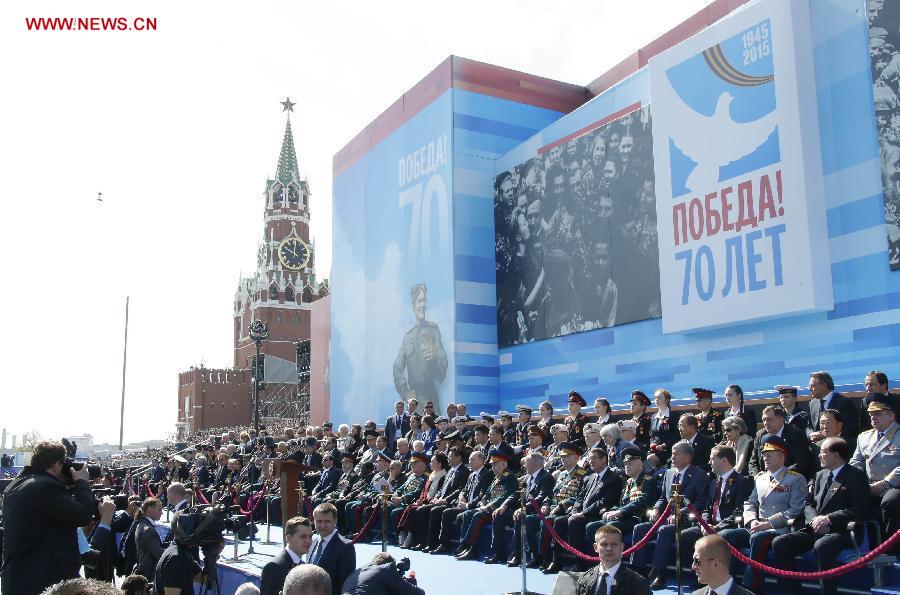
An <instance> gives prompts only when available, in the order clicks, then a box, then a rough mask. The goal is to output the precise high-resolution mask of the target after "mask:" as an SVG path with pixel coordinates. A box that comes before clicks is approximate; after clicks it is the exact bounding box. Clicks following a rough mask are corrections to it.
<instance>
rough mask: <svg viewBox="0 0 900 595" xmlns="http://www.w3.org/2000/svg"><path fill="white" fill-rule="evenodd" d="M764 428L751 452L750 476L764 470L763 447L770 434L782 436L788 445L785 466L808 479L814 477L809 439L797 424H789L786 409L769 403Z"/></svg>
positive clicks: (757, 434)
mask: <svg viewBox="0 0 900 595" xmlns="http://www.w3.org/2000/svg"><path fill="white" fill-rule="evenodd" d="M762 421H763V428H762V429H761V430H760V431H758V432H757V433H756V437H755V438H754V440H753V450H752V452H751V453H750V463H749V464H748V466H747V470H748V472H749V474H750V477H755V476H756V475H757V474H759V472H760V471H762V470H763V462H762V449H763V446H764V445H765V442H766V438H767V437H768V436H772V435H774V436H780V437H781V438H782V439H784V441H785V443H786V444H787V447H788V452H789V454H788V457H787V461H786V462H785V466H786V467H787V468H788V469H789V470H791V471H796V472H797V473H799V474H800V475H803V476H804V477H806V478H807V479H809V478H810V477H812V469H813V461H812V456H811V455H810V451H809V440H808V439H807V438H806V435H805V434H804V433H803V432H802V431H801V430H799V429H798V428H797V427H796V426H793V425H787V423H786V422H787V418H786V416H785V412H784V409H782V408H781V407H780V406H778V405H769V406H768V407H766V408H765V409H763V413H762Z"/></svg>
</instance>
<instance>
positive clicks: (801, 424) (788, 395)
mask: <svg viewBox="0 0 900 595" xmlns="http://www.w3.org/2000/svg"><path fill="white" fill-rule="evenodd" d="M775 390H776V391H778V401H779V402H780V403H781V408H782V409H784V413H785V416H784V423H786V424H791V425H793V426H795V427H797V428H799V429H800V430H802V431H803V433H804V434H806V435H807V436H809V435H810V434H812V421H811V420H810V418H809V411H808V410H807V409H806V406H805V405H802V404H800V403H798V402H797V387H796V386H788V385H786V384H779V385H778V386H776V387H775Z"/></svg>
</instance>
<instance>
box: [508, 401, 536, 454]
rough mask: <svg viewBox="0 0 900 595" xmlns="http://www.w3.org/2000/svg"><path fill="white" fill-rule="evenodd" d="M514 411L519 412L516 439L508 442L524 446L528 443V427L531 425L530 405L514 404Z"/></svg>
mask: <svg viewBox="0 0 900 595" xmlns="http://www.w3.org/2000/svg"><path fill="white" fill-rule="evenodd" d="M516 411H518V412H519V422H518V423H517V424H516V438H517V439H516V441H515V442H514V443H513V442H510V444H512V445H513V446H516V445H519V446H525V445H526V444H528V429H529V428H531V426H532V425H533V424H532V423H531V413H532V409H531V407H529V406H527V405H516Z"/></svg>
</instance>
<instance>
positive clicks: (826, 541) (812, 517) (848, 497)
mask: <svg viewBox="0 0 900 595" xmlns="http://www.w3.org/2000/svg"><path fill="white" fill-rule="evenodd" d="M851 452H852V451H851V450H850V445H849V444H847V441H846V440H844V439H843V438H829V439H827V440H825V442H824V443H822V448H821V450H820V451H819V462H820V463H821V464H822V470H821V471H819V472H818V473H817V474H816V478H815V480H814V481H813V492H812V494H810V495H809V496H808V497H807V499H806V510H805V511H804V515H805V516H806V526H805V527H803V529H801V530H800V531H794V532H793V533H785V534H784V535H779V536H778V537H776V538H775V541H773V542H772V549H773V551H774V553H775V560H776V561H777V564H778V565H779V566H782V567H784V568H787V569H789V570H793V566H794V557H795V556H797V555H799V554H802V553H804V552H808V551H809V550H814V551H815V554H816V558H817V560H816V561H817V562H818V564H819V570H828V569H830V568H832V567H833V566H834V559H835V557H837V555H838V553H839V552H840V551H841V550H843V549H846V548H849V547H852V541H851V539H850V532H849V531H848V530H847V524H848V523H849V522H850V521H852V520H856V519H864V518H866V515H867V513H868V510H869V502H870V499H871V497H870V495H869V481H868V478H867V477H866V473H865V471H861V470H860V469H857V468H856V467H854V466H853V465H849V464H848V461H849V460H850V453H851ZM778 580H779V587H780V590H782V591H784V592H790V593H803V592H804V591H803V586H802V584H801V583H800V582H799V581H795V580H784V579H782V578H780V577H779V579H778ZM822 585H823V587H824V592H825V595H833V594H835V593H837V584H836V581H823V583H822Z"/></svg>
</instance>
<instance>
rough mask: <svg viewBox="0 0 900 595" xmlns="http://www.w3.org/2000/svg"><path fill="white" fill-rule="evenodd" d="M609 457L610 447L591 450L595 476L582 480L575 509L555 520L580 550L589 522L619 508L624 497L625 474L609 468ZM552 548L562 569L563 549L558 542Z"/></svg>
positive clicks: (556, 564) (564, 537)
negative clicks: (608, 449) (607, 451)
mask: <svg viewBox="0 0 900 595" xmlns="http://www.w3.org/2000/svg"><path fill="white" fill-rule="evenodd" d="M607 457H608V455H607V453H606V450H604V449H602V448H592V449H591V450H590V454H589V455H588V461H589V462H590V465H591V471H592V473H591V475H589V476H587V477H586V478H585V479H584V481H583V482H582V483H581V490H580V491H579V492H578V496H576V498H575V504H573V505H572V510H571V512H570V513H569V514H568V515H560V516H558V517H555V518H554V519H553V529H554V530H555V531H556V532H557V533H559V534H560V535H561V536H562V537H563V539H565V540H566V541H567V542H568V543H569V545H571V546H572V547H574V548H576V549H578V550H582V551H583V550H584V528H585V527H586V526H587V524H588V523H591V522H593V521H599V520H600V519H601V518H602V515H603V513H604V512H606V511H607V510H611V509H612V508H615V506H616V505H617V504H618V503H619V500H620V499H621V498H622V477H621V476H620V475H619V474H618V473H616V472H614V471H612V470H611V469H610V468H609V459H608V458H607ZM551 547H552V549H553V565H555V566H556V567H557V568H562V549H561V548H560V546H559V544H557V543H556V542H555V541H554V542H552V543H551Z"/></svg>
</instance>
